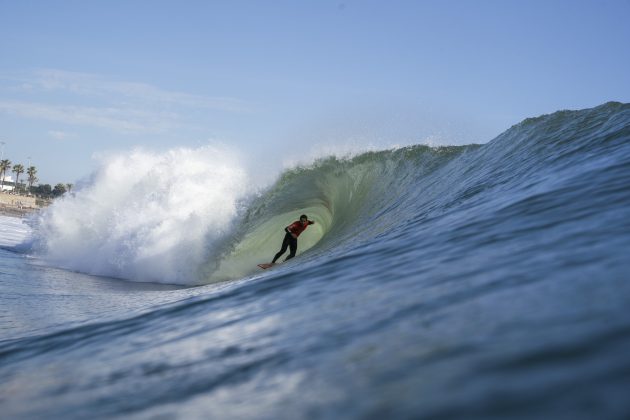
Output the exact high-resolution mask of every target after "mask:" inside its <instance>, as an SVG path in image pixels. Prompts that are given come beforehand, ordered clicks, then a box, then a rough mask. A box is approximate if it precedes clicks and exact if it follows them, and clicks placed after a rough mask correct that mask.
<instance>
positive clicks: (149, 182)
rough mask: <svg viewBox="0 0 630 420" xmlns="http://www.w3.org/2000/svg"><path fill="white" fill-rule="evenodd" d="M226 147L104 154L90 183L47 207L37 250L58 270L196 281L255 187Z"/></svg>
mask: <svg viewBox="0 0 630 420" xmlns="http://www.w3.org/2000/svg"><path fill="white" fill-rule="evenodd" d="M249 185H250V183H249V182H248V177H247V175H246V171H245V170H244V168H243V167H242V165H241V163H240V159H239V158H238V157H237V156H236V155H235V154H234V153H233V152H231V151H230V150H228V149H227V148H225V147H216V146H206V147H201V148H198V149H186V148H179V149H174V150H170V151H168V152H165V153H154V152H148V151H143V150H135V151H133V152H131V153H129V154H127V155H119V156H111V157H109V158H104V159H103V162H102V165H101V167H100V169H98V170H97V171H96V172H95V173H94V174H93V176H92V177H91V179H90V180H89V181H88V182H86V185H85V186H83V187H81V188H78V189H77V191H76V192H72V193H71V194H66V196H65V197H64V198H63V199H60V200H58V201H56V202H55V203H54V205H52V206H51V207H50V208H48V209H47V210H46V211H44V212H42V214H41V217H40V220H39V227H38V230H37V234H36V235H37V237H36V240H35V242H36V244H37V245H36V250H38V251H39V253H41V254H42V256H43V258H44V259H45V260H47V261H49V262H50V263H51V264H54V265H56V266H59V267H63V268H67V269H71V270H76V271H81V272H85V273H89V274H95V275H103V276H111V277H118V278H124V279H128V280H133V281H145V282H162V283H176V284H191V283H195V282H197V281H198V279H199V278H200V273H199V272H198V270H199V267H200V266H201V263H202V262H204V261H205V260H207V258H208V255H210V254H211V253H212V250H213V248H214V247H215V246H217V245H218V243H219V242H220V241H221V240H222V238H224V237H225V236H226V235H228V233H229V231H230V230H231V228H232V224H233V221H234V220H235V218H236V216H237V214H238V212H239V202H240V200H241V199H243V198H244V197H245V196H246V195H247V193H248V190H249V189H250V187H249Z"/></svg>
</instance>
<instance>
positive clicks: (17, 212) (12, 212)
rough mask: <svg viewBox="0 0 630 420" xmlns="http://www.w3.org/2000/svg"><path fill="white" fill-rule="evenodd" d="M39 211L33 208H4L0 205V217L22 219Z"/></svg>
mask: <svg viewBox="0 0 630 420" xmlns="http://www.w3.org/2000/svg"><path fill="white" fill-rule="evenodd" d="M38 211H39V209H34V208H23V209H20V208H17V207H5V206H2V205H0V216H9V217H18V218H23V217H24V216H27V215H29V214H31V213H36V212H38Z"/></svg>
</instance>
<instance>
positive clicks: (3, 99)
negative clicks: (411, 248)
mask: <svg viewBox="0 0 630 420" xmlns="http://www.w3.org/2000/svg"><path fill="white" fill-rule="evenodd" d="M628 17H630V1H621V0H619V1H553V0H552V1H528V2H522V1H177V2H176V1H115V0H111V1H64V0H58V1H44V0H42V1H29V0H23V1H9V0H0V56H1V57H2V60H1V61H0V141H4V142H5V143H6V144H5V146H4V157H5V158H9V159H11V160H12V161H13V162H14V163H17V162H20V163H23V164H25V165H26V164H27V160H28V158H29V157H30V158H31V163H32V164H33V165H35V166H37V168H38V170H39V177H40V180H41V182H47V183H53V184H54V183H57V182H74V181H75V180H76V179H78V178H81V177H83V176H85V175H87V174H89V173H90V172H91V171H92V170H93V169H94V166H95V165H96V161H95V160H94V158H93V157H94V156H95V155H99V154H102V153H125V152H126V151H128V150H131V149H133V148H134V147H144V148H147V149H150V150H157V151H161V150H167V149H168V148H171V147H177V146H185V147H198V146H201V145H205V144H207V143H209V142H220V143H223V144H227V145H230V146H232V147H234V148H235V149H237V150H240V151H241V152H242V153H244V154H246V155H249V156H252V157H254V158H256V159H258V158H260V156H263V155H264V156H266V158H265V159H266V160H267V161H268V162H271V163H273V164H278V165H280V164H281V163H282V161H283V159H284V158H285V157H286V156H295V155H296V154H304V155H308V154H309V153H312V152H313V150H317V149H326V148H327V147H328V148H329V149H334V148H335V147H339V148H341V149H343V148H344V145H345V146H347V145H351V146H352V147H362V146H366V147H367V146H372V147H373V146H377V147H389V146H392V145H405V144H414V143H430V144H464V143H471V142H477V143H483V142H487V141H489V140H491V139H492V138H493V137H495V136H496V135H498V134H499V133H501V132H502V131H504V130H505V129H507V128H509V127H510V126H511V125H512V124H515V123H517V122H518V121H520V120H522V119H523V118H527V117H531V116H536V115H540V114H543V113H549V112H553V111H555V110H558V109H578V108H586V107H592V106H596V105H599V104H601V103H603V102H606V101H610V100H616V101H621V102H630V25H628ZM329 146H330V147H329Z"/></svg>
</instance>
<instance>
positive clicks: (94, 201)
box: [0, 103, 630, 419]
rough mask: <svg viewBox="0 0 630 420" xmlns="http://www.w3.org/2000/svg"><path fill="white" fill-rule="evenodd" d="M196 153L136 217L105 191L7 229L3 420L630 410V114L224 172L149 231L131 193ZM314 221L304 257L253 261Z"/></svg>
mask: <svg viewBox="0 0 630 420" xmlns="http://www.w3.org/2000/svg"><path fill="white" fill-rule="evenodd" d="M178 153H180V154H177V153H175V154H173V155H171V156H169V157H168V158H167V159H161V158H159V157H157V158H156V157H153V158H152V159H153V160H152V163H151V165H148V164H147V168H146V171H144V172H142V173H139V174H136V175H137V176H136V177H135V178H134V179H136V180H137V182H136V183H135V184H133V183H132V184H131V185H129V186H127V187H125V188H129V190H128V191H118V194H119V200H118V201H119V202H120V203H123V202H124V203H125V206H117V205H116V202H117V200H113V204H112V202H108V203H107V204H100V203H101V201H100V200H98V198H99V197H100V196H101V195H102V194H106V193H107V192H108V185H107V183H106V182H105V183H103V182H101V183H100V184H99V183H96V182H95V184H94V185H92V186H86V187H85V189H84V190H82V191H79V192H78V193H77V194H76V196H75V197H73V198H68V199H67V200H65V201H64V202H61V203H59V204H56V205H55V206H54V207H53V208H52V209H50V211H49V212H47V213H45V214H43V215H42V217H41V218H40V219H39V220H32V221H30V222H29V223H30V224H31V227H24V225H21V224H16V222H15V220H17V219H8V218H3V219H2V220H0V225H1V226H2V227H3V229H4V230H3V231H2V235H3V249H2V250H0V303H1V309H0V334H1V335H0V340H1V341H0V379H1V381H0V383H1V385H0V407H1V409H2V410H1V411H2V414H1V416H2V417H6V418H16V417H23V418H41V417H56V418H61V417H64V418H86V417H90V418H92V417H96V418H102V417H124V418H153V417H157V416H165V418H169V417H170V416H173V417H181V418H236V417H238V418H385V417H393V418H506V417H515V418H571V419H573V418H593V417H596V416H597V417H602V418H628V416H630V403H628V402H627V395H628V389H630V379H629V378H630V358H629V357H628V355H630V311H629V310H628V308H629V307H630V281H629V280H630V279H629V274H628V273H630V260H629V258H628V255H629V254H628V251H629V250H630V105H626V104H619V103H608V104H605V105H602V106H600V107H597V108H593V109H588V110H583V111H562V112H557V113H554V114H551V115H545V116H542V117H538V118H532V119H528V120H525V121H523V122H521V123H520V124H518V125H515V126H514V127H512V128H511V129H509V130H508V131H506V132H505V133H503V134H502V135H500V136H499V137H497V138H496V139H494V140H493V141H491V142H490V143H488V144H485V145H481V146H479V145H470V146H461V147H439V148H430V147H427V146H413V147H408V148H403V149H397V150H391V151H381V152H370V153H365V154H362V155H358V156H356V157H354V158H351V159H340V158H334V157H331V158H327V159H322V160H319V161H317V162H314V163H313V164H312V165H310V166H307V167H298V168H294V169H292V170H289V171H287V172H285V173H283V174H282V176H281V177H280V178H279V179H278V181H277V182H276V183H275V184H274V185H273V186H271V187H269V188H267V189H265V190H264V191H263V192H262V193H260V194H258V195H255V196H252V195H251V194H249V195H248V193H247V192H246V191H243V189H241V186H242V185H243V183H242V179H243V178H242V173H241V172H239V171H238V170H237V169H234V168H233V167H231V166H229V165H228V166H225V167H222V168H223V169H221V170H217V171H215V172H214V173H205V175H204V176H203V177H202V178H203V179H204V181H203V182H210V183H212V182H213V180H218V179H223V178H226V177H228V178H229V177H230V176H234V177H235V178H233V179H232V181H233V182H232V183H231V184H230V185H232V186H233V188H231V189H230V188H228V190H229V191H230V192H231V193H230V194H231V195H229V196H228V199H227V200H223V201H222V202H221V203H218V204H217V203H215V202H214V201H212V198H210V199H208V201H206V202H203V203H200V204H198V205H196V206H194V207H193V208H192V209H185V207H182V206H181V205H179V204H180V203H181V201H178V200H180V199H182V195H181V194H184V198H186V192H181V191H177V192H176V190H177V188H175V186H169V185H168V183H167V182H166V181H165V182H166V184H165V186H164V187H163V188H164V189H163V190H158V191H155V192H154V193H153V194H152V195H148V196H145V197H146V199H145V200H138V201H137V202H133V203H132V205H131V209H132V210H133V211H134V212H135V213H133V214H136V215H140V216H141V215H142V214H143V213H145V212H146V214H147V217H146V218H142V217H138V219H137V220H136V222H135V223H133V221H132V220H130V219H129V216H130V214H132V213H128V214H127V213H125V211H127V209H129V208H130V206H129V199H128V198H129V197H137V196H143V195H142V194H139V193H141V192H142V191H145V189H146V191H149V190H151V188H155V186H154V185H153V184H151V183H150V182H149V181H148V179H150V178H151V177H155V176H156V174H157V176H159V175H160V174H161V173H162V172H160V169H159V168H160V167H162V166H164V167H165V168H166V169H165V170H166V171H167V172H168V170H169V168H170V166H169V165H170V163H169V162H177V159H193V158H194V159H197V158H198V156H196V155H195V156H193V157H191V156H187V155H186V154H185V153H184V155H182V154H181V153H183V152H178ZM134 158H135V159H141V158H140V157H137V156H136V157H132V158H131V159H134ZM123 166H124V165H123ZM136 167H137V166H136ZM193 167H194V165H193ZM200 167H201V166H200ZM156 168H157V169H156ZM105 172H106V170H105ZM184 175H186V174H184ZM188 175H190V179H191V180H197V179H199V178H197V177H196V176H195V172H194V171H193V172H192V173H190V174H188ZM213 177H214V178H213ZM217 177H218V178H217ZM96 179H98V176H96ZM103 179H106V177H103ZM230 179H231V178H230ZM165 180H166V178H165ZM199 182H201V181H199ZM162 184H164V183H162ZM228 184H229V183H228ZM152 185H153V186H152ZM225 185H227V184H226V183H224V184H222V186H221V188H224V187H225ZM198 187H199V188H202V187H204V185H201V184H200V185H199V186H198ZM193 188H197V185H196V184H195V185H193ZM209 188H210V187H209ZM243 188H244V187H243ZM222 191H224V190H221V191H219V193H221V192H222ZM225 191H227V190H225ZM126 194H129V195H126ZM177 194H179V195H177ZM226 194H227V193H226ZM219 195H220V194H219ZM252 197H254V198H252ZM173 203H175V204H173ZM169 204H172V206H170V207H169ZM157 208H159V209H161V210H160V211H159V212H157V213H156V211H155V209H157ZM87 209H89V211H88V210H87ZM129 211H131V210H129ZM303 212H306V213H308V214H309V215H310V216H311V218H312V219H314V220H315V221H316V225H314V226H313V227H312V228H309V229H307V231H306V232H305V233H304V234H303V236H302V237H300V255H299V256H298V258H295V259H294V260H292V262H290V263H287V264H283V265H280V266H278V267H277V268H275V269H273V270H267V271H257V270H256V269H255V263H257V262H264V261H267V260H269V259H270V258H271V256H272V255H273V253H274V252H275V251H276V247H277V246H279V244H280V242H281V240H282V227H283V226H285V225H286V224H288V223H290V222H291V221H293V220H294V219H295V218H296V217H297V216H298V215H299V214H300V213H303ZM161 218H164V219H161ZM200 220H201V222H199V223H197V222H198V221H200ZM226 220H227V222H226ZM175 222H178V223H181V227H182V229H177V228H176V226H175V228H174V227H173V223H175ZM195 226H197V228H196V229H195ZM182 231H185V232H189V233H190V235H189V236H187V235H183V234H181V232H182ZM16 238H17V239H16ZM173 253H174V254H175V255H176V256H178V258H172V254H173ZM112 277H116V278H117V279H114V278H112ZM160 283H162V284H160ZM168 283H177V284H178V286H170V285H168ZM160 418H161V417H160Z"/></svg>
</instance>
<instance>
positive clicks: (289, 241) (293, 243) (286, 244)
mask: <svg viewBox="0 0 630 420" xmlns="http://www.w3.org/2000/svg"><path fill="white" fill-rule="evenodd" d="M285 231H286V232H287V234H286V235H284V240H283V241H282V248H280V252H278V253H277V254H276V256H275V257H273V261H271V263H272V264H275V263H276V260H277V259H278V258H280V257H281V256H282V254H284V253H285V252H286V250H287V248H289V250H290V252H289V256H288V257H287V259H286V260H290V259H291V258H293V257H295V252H296V251H297V238H294V237H293V236H292V235H291V233H290V232H288V231H287V229H285ZM286 260H285V261H286Z"/></svg>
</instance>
